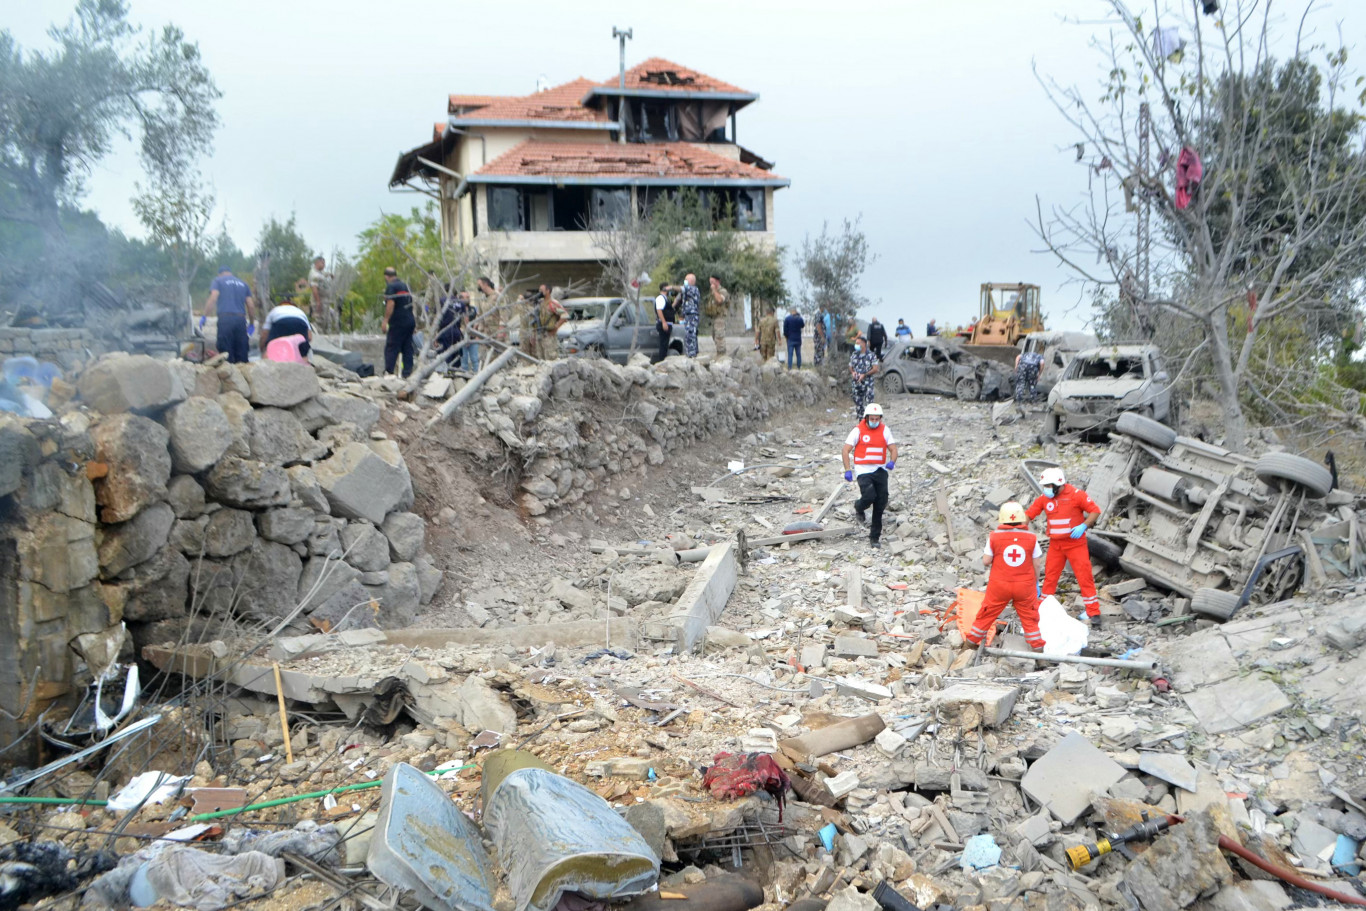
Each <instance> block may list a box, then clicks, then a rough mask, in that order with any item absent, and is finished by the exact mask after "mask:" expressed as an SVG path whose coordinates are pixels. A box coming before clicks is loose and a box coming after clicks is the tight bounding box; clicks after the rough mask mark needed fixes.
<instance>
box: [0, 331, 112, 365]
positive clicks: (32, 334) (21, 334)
mask: <svg viewBox="0 0 1366 911" xmlns="http://www.w3.org/2000/svg"><path fill="white" fill-rule="evenodd" d="M91 347H92V339H91V335H90V333H89V331H87V330H85V329H20V328H15V327H12V326H6V327H3V328H0V360H3V359H4V358H6V357H11V356H14V355H25V354H26V355H29V356H30V357H35V358H37V359H38V360H40V361H51V362H53V363H54V364H57V365H59V366H60V367H61V368H62V369H64V370H70V369H71V368H73V367H75V366H76V365H77V364H79V363H80V362H81V360H83V359H84V358H85V357H86V352H87V350H88V349H89V348H91Z"/></svg>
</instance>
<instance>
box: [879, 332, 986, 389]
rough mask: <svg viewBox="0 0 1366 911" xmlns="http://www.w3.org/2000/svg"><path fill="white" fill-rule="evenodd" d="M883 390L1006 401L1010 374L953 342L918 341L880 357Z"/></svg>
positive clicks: (907, 342) (899, 344)
mask: <svg viewBox="0 0 1366 911" xmlns="http://www.w3.org/2000/svg"><path fill="white" fill-rule="evenodd" d="M878 372H879V374H880V375H881V376H882V388H883V389H884V390H886V391H887V392H889V393H897V392H935V393H939V394H940V395H955V396H957V397H958V398H959V399H960V400H961V401H964V402H975V401H977V400H978V399H995V398H1007V397H1009V396H1010V394H1011V385H1010V383H1011V379H1010V372H1009V371H1008V370H1006V369H1005V368H1004V367H1002V366H1001V365H1000V364H997V363H995V362H994V361H989V360H987V359H986V358H984V357H978V356H977V355H975V354H969V353H968V352H966V351H964V350H963V349H962V348H961V347H959V346H958V345H957V344H955V343H954V342H950V341H947V340H943V339H937V338H918V339H909V340H905V341H900V342H897V343H895V344H893V345H892V347H891V348H890V349H889V350H888V351H887V353H886V354H885V355H883V357H882V367H881V369H880V370H879V371H878Z"/></svg>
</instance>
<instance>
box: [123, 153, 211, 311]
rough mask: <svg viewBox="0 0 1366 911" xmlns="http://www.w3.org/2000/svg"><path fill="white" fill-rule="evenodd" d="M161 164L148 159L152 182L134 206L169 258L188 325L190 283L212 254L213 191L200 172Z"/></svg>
mask: <svg viewBox="0 0 1366 911" xmlns="http://www.w3.org/2000/svg"><path fill="white" fill-rule="evenodd" d="M162 164H163V163H162V162H160V161H158V160H155V159H150V158H149V159H148V160H147V168H148V172H149V173H150V174H151V175H152V176H151V185H150V187H147V188H144V187H143V186H142V185H141V184H139V185H138V187H137V188H138V195H137V196H135V197H134V198H133V209H134V211H135V212H137V215H138V220H139V221H141V222H142V223H143V225H144V226H145V227H146V228H147V232H148V234H149V235H150V237H151V240H152V242H153V243H155V244H156V245H157V246H158V247H160V248H161V249H162V250H164V251H165V252H166V254H167V255H168V256H169V257H170V260H171V267H172V268H173V269H174V270H175V278H176V298H177V303H178V304H179V305H180V306H182V307H184V308H185V318H186V320H187V323H186V325H187V326H188V325H189V322H188V321H190V320H193V318H194V302H193V301H192V300H191V298H190V285H191V284H192V283H193V282H194V279H195V276H196V275H197V274H198V273H199V270H200V269H201V268H202V267H203V265H204V260H205V258H206V257H207V256H208V253H209V247H210V237H209V218H210V216H211V215H212V214H213V208H214V198H213V193H212V192H210V191H208V190H206V189H203V188H202V187H201V183H200V177H199V173H198V172H197V171H196V170H194V169H193V168H191V167H189V166H188V165H186V166H179V165H177V164H174V163H172V164H170V165H169V166H162Z"/></svg>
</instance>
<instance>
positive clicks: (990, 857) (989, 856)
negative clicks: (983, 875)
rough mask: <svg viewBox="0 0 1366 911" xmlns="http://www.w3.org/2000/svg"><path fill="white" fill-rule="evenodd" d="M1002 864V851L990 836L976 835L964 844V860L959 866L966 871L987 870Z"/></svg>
mask: <svg viewBox="0 0 1366 911" xmlns="http://www.w3.org/2000/svg"><path fill="white" fill-rule="evenodd" d="M1000 862H1001V849H1000V847H999V846H998V845H997V844H996V839H994V838H992V837H991V836H990V835H974V836H972V837H971V838H969V839H968V840H967V841H966V842H964V843H963V859H962V860H960V861H959V862H958V866H959V867H961V868H962V869H964V870H985V869H986V868H987V867H994V866H996V865H997V864H999V863H1000Z"/></svg>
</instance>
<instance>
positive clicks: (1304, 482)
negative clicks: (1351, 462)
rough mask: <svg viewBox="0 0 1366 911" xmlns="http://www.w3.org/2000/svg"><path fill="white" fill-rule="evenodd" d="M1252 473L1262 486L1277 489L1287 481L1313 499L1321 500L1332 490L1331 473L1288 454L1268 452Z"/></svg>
mask: <svg viewBox="0 0 1366 911" xmlns="http://www.w3.org/2000/svg"><path fill="white" fill-rule="evenodd" d="M1253 471H1254V472H1255V473H1256V475H1257V480H1259V481H1261V482H1262V483H1264V484H1267V485H1269V486H1271V487H1276V488H1279V487H1280V486H1281V483H1282V482H1285V481H1288V482H1290V483H1291V484H1298V485H1300V486H1301V487H1303V488H1304V489H1305V490H1307V491H1309V495H1310V496H1311V497H1314V498H1315V499H1322V498H1323V497H1326V496H1328V494H1329V493H1330V492H1331V491H1332V490H1333V473H1332V472H1330V471H1329V470H1328V469H1327V468H1326V467H1325V466H1323V465H1320V464H1319V463H1318V462H1311V461H1309V460H1308V459H1305V458H1301V457H1300V456H1297V455H1291V454H1290V453H1288V452H1268V453H1267V454H1266V455H1264V456H1262V457H1261V458H1260V459H1258V460H1257V466H1256V468H1254V469H1253Z"/></svg>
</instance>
